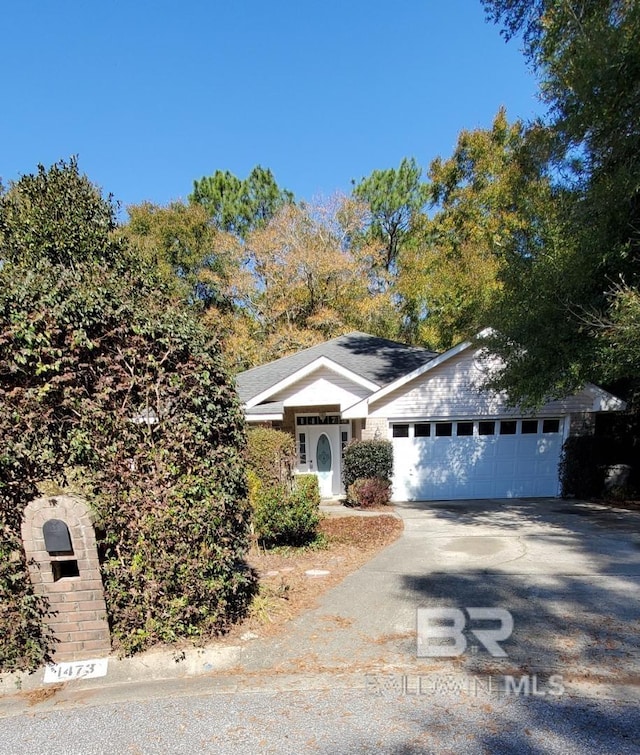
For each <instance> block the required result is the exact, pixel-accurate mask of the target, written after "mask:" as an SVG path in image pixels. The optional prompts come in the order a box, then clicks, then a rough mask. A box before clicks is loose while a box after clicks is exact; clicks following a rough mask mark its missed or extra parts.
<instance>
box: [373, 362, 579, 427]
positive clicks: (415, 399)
mask: <svg viewBox="0 0 640 755" xmlns="http://www.w3.org/2000/svg"><path fill="white" fill-rule="evenodd" d="M496 364H497V360H493V361H488V360H486V359H483V358H480V351H479V350H474V349H467V350H465V351H463V352H462V353H461V354H460V355H458V357H457V358H452V359H450V360H448V361H446V362H444V363H443V364H441V365H439V366H438V367H434V368H433V369H432V370H428V371H427V372H426V373H424V374H423V375H421V376H420V377H418V378H416V379H415V380H414V381H412V382H411V383H408V384H406V385H403V386H401V387H400V388H398V389H397V390H395V391H393V392H392V393H390V394H388V395H387V396H384V397H383V398H382V399H380V401H378V402H377V403H376V404H375V405H372V406H370V407H369V414H370V417H372V418H387V417H388V418H390V419H393V418H406V419H413V418H421V417H424V418H429V419H451V418H457V417H460V418H463V417H477V418H479V417H500V416H505V417H510V416H511V417H521V416H526V414H527V413H525V412H523V411H522V410H521V409H518V408H515V409H514V408H511V407H509V405H508V403H507V400H506V396H505V395H504V394H498V393H493V392H488V391H483V390H482V389H481V386H482V384H483V382H484V380H485V379H486V375H487V372H489V371H490V370H491V368H492V366H495V365H496ZM592 406H593V396H591V395H590V394H589V393H588V392H586V391H583V392H581V393H579V394H577V395H576V396H570V397H569V398H566V399H563V400H560V401H552V402H550V403H548V404H546V405H545V406H544V407H542V408H541V409H540V410H539V411H537V412H536V416H562V415H565V414H570V413H575V412H586V411H589V410H590V409H591V407H592Z"/></svg>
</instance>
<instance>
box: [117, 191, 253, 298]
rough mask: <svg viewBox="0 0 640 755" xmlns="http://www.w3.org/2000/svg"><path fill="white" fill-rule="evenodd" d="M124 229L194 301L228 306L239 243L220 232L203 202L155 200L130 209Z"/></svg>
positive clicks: (237, 259) (130, 239)
mask: <svg viewBox="0 0 640 755" xmlns="http://www.w3.org/2000/svg"><path fill="white" fill-rule="evenodd" d="M127 212H128V213H129V222H128V223H127V224H126V225H125V226H124V227H123V231H124V233H125V235H126V236H127V238H128V239H129V241H130V243H131V244H133V245H134V246H135V247H136V249H138V250H139V252H140V253H141V254H144V255H145V256H146V257H147V258H148V259H149V261H150V262H151V264H153V265H154V266H156V267H157V268H158V269H159V270H160V271H162V272H163V273H164V274H165V275H166V276H167V279H168V280H169V281H171V280H172V281H173V282H174V283H176V284H177V291H182V292H183V295H184V296H185V298H186V300H187V301H188V302H190V303H191V304H199V305H201V306H202V307H203V308H205V309H206V308H208V307H211V306H216V307H218V308H219V309H223V310H224V309H228V308H229V307H230V306H231V301H230V289H229V287H230V279H231V278H232V277H233V274H234V268H235V267H236V266H237V265H238V264H239V256H240V252H239V245H238V241H237V239H235V237H233V236H232V235H231V234H228V233H225V232H223V231H219V230H218V229H217V228H216V227H215V226H214V225H213V224H212V223H211V221H210V219H209V214H208V213H207V211H206V209H205V208H204V207H203V206H202V205H200V204H189V205H187V204H184V203H182V202H172V203H171V204H169V205H168V207H158V206H157V205H153V204H151V203H150V202H144V203H143V204H140V205H132V206H130V207H128V208H127Z"/></svg>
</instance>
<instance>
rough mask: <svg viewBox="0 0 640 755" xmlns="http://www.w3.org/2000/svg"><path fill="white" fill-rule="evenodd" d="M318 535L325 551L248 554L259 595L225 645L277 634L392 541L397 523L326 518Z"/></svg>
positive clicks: (337, 619) (378, 519)
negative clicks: (318, 573) (257, 578)
mask: <svg viewBox="0 0 640 755" xmlns="http://www.w3.org/2000/svg"><path fill="white" fill-rule="evenodd" d="M320 532H321V533H322V535H324V538H325V540H326V546H325V547H321V548H286V549H278V550H275V551H273V550H271V551H268V550H260V551H257V552H254V553H252V554H251V555H250V557H249V559H248V560H249V563H250V565H251V566H252V567H253V568H254V569H255V570H256V571H257V572H258V574H259V576H260V592H259V594H258V595H257V596H256V598H255V600H254V602H253V606H252V610H251V614H250V616H249V617H248V618H247V619H245V621H243V622H241V623H240V624H238V625H236V626H235V627H234V628H233V629H232V630H231V632H229V634H227V635H226V636H225V642H230V643H233V642H237V641H238V640H239V639H242V638H243V636H245V638H246V636H250V635H252V634H253V635H258V636H260V637H266V636H272V635H274V634H277V633H278V632H280V631H281V630H282V628H283V626H284V625H285V624H286V622H288V621H290V620H291V619H292V618H294V617H295V616H297V615H298V614H299V613H301V612H302V611H304V610H306V609H308V608H311V607H313V606H314V605H315V603H316V600H317V599H318V597H319V596H320V595H322V594H323V593H324V592H326V591H327V590H328V589H329V588H331V587H333V586H334V585H336V584H338V583H339V582H341V581H342V580H343V579H344V578H345V577H346V576H347V575H348V574H351V572H353V571H355V570H356V569H358V568H359V567H360V566H362V565H363V564H365V563H366V562H367V561H369V559H371V558H372V557H373V556H374V555H375V554H376V553H378V552H379V551H380V550H382V549H383V548H385V547H386V546H387V545H389V544H391V543H392V542H393V541H394V540H396V539H397V538H398V537H399V536H400V534H401V532H402V521H401V520H400V519H399V518H397V517H395V516H392V515H389V514H381V515H380V516H367V517H364V516H341V517H337V516H332V517H327V518H325V519H323V520H322V521H321V523H320ZM311 570H314V571H315V570H320V571H328V572H329V573H328V574H327V575H325V576H307V574H306V573H305V572H307V571H311ZM341 621H342V620H341V619H340V617H335V621H334V622H333V623H334V624H335V625H336V626H339V625H340V622H341ZM329 623H331V622H329Z"/></svg>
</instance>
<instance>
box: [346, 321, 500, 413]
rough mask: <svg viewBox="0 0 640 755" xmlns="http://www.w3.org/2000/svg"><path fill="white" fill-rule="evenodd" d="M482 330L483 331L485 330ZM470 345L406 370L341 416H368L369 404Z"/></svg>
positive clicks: (469, 345)
mask: <svg viewBox="0 0 640 755" xmlns="http://www.w3.org/2000/svg"><path fill="white" fill-rule="evenodd" d="M482 332H483V333H484V332H485V331H482ZM471 346H473V343H472V342H471V341H465V342H464V343H459V344H458V345H457V346H454V347H453V348H452V349H449V351H445V352H443V353H442V354H439V355H438V356H437V357H434V358H433V359H431V360H429V361H428V362H427V363H426V364H423V365H421V366H420V367H417V368H416V369H415V370H412V371H411V372H408V373H407V374H406V375H403V376H402V377H399V378H397V379H396V380H394V381H393V382H391V383H389V384H388V385H385V386H384V388H380V390H379V391H376V392H375V393H372V394H371V396H367V398H365V399H362V401H358V402H357V403H356V404H353V405H352V406H350V407H349V408H348V409H345V410H344V411H343V412H342V416H343V417H346V418H347V419H357V418H358V417H367V416H369V404H371V403H375V402H376V401H379V400H380V399H381V398H384V397H385V396H386V395H388V394H389V393H391V392H392V391H395V390H397V389H398V388H402V386H403V385H406V384H407V383H409V382H411V381H412V380H415V378H417V377H420V376H421V375H424V374H425V372H428V371H429V370H432V369H434V368H435V367H438V366H439V365H441V364H442V363H443V362H446V361H447V360H449V359H452V358H453V357H456V356H458V354H460V353H461V352H463V351H465V350H466V349H468V348H469V347H471ZM362 412H364V413H362Z"/></svg>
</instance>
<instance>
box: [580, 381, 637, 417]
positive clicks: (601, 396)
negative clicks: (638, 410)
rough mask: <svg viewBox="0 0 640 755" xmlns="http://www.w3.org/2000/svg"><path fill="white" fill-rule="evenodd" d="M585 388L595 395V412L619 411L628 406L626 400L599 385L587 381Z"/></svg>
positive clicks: (593, 407) (593, 409) (593, 408)
mask: <svg viewBox="0 0 640 755" xmlns="http://www.w3.org/2000/svg"><path fill="white" fill-rule="evenodd" d="M583 390H585V391H586V392H587V393H590V394H591V395H592V396H593V406H592V411H594V412H618V411H624V410H625V409H626V408H627V402H626V401H623V400H622V399H620V398H618V397H617V396H614V395H613V394H612V393H609V391H605V389H604V388H600V386H598V385H593V383H587V384H586V385H585V387H584V389H583Z"/></svg>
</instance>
